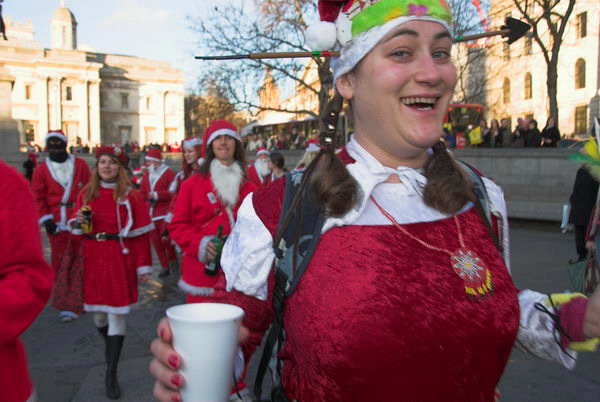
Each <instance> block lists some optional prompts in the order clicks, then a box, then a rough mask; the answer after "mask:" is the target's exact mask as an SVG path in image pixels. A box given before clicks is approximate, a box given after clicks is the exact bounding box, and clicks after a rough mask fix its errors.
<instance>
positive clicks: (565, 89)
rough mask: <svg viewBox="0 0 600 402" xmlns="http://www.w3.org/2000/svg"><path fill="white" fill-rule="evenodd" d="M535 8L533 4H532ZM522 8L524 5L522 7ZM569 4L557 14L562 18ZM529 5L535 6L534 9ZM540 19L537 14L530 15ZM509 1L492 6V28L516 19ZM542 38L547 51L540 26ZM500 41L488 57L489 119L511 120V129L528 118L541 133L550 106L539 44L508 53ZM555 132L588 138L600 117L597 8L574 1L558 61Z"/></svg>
mask: <svg viewBox="0 0 600 402" xmlns="http://www.w3.org/2000/svg"><path fill="white" fill-rule="evenodd" d="M530 3H534V2H530ZM522 4H525V3H524V2H522ZM567 4H568V1H562V2H560V4H559V5H558V7H557V11H559V12H560V13H561V14H563V13H564V11H565V8H566V6H567ZM532 5H533V4H532ZM531 13H532V14H533V15H539V13H540V10H537V9H533V10H531ZM519 14H520V13H519V11H518V10H517V9H516V7H515V6H514V3H513V0H494V1H492V8H491V11H490V18H491V22H492V26H494V27H497V26H500V25H502V24H503V21H504V18H505V17H506V16H508V15H511V16H512V17H514V18H517V19H520V18H521V17H520V15H519ZM540 27H541V28H542V31H540V32H541V34H542V38H543V41H544V42H545V43H546V46H547V47H549V43H550V42H549V41H550V40H551V39H550V36H549V35H548V34H547V33H545V30H546V29H547V28H546V26H545V24H544V23H541V24H540ZM501 42H502V39H500V38H496V39H494V42H493V44H492V45H491V46H490V47H489V51H488V52H487V55H486V60H485V65H486V67H485V68H486V76H485V79H486V94H485V97H486V104H487V105H486V106H487V108H488V113H487V116H486V117H487V118H488V120H489V119H492V118H497V119H500V118H510V119H511V121H512V126H513V127H514V126H515V124H516V120H517V118H518V117H531V118H534V119H536V120H537V121H538V124H539V125H540V129H541V128H542V127H543V126H544V125H545V124H546V119H547V118H548V111H549V102H548V91H547V84H546V71H547V65H546V62H545V60H544V57H543V55H542V52H541V50H540V47H539V46H538V44H537V43H536V42H535V40H533V38H531V37H530V36H529V37H528V36H526V37H525V38H522V39H520V40H519V41H518V42H515V43H514V44H513V45H511V46H510V47H508V46H506V45H504V44H503V43H501ZM557 100H558V108H559V116H558V120H559V129H560V131H561V133H562V134H566V135H571V134H575V135H585V134H589V133H590V132H591V129H592V127H593V124H592V121H593V120H592V119H593V118H594V117H599V116H600V2H599V1H598V0H577V1H576V2H575V7H574V9H573V12H572V14H571V17H570V18H569V20H568V23H567V27H566V30H565V35H564V41H563V43H562V45H561V47H560V52H559V61H558V99H557Z"/></svg>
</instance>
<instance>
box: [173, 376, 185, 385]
mask: <svg viewBox="0 0 600 402" xmlns="http://www.w3.org/2000/svg"><path fill="white" fill-rule="evenodd" d="M182 383H183V380H182V379H181V377H180V376H179V375H177V374H174V375H173V376H171V384H173V385H175V386H176V387H180V386H181V384H182Z"/></svg>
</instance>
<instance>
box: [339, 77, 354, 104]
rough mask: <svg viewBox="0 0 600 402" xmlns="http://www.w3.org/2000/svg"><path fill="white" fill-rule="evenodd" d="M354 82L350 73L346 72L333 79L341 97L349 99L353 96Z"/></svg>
mask: <svg viewBox="0 0 600 402" xmlns="http://www.w3.org/2000/svg"><path fill="white" fill-rule="evenodd" d="M355 83H356V79H355V77H354V76H353V75H352V73H346V74H344V75H342V76H341V77H339V78H338V79H337V80H336V81H335V87H336V89H337V91H338V92H339V94H340V95H342V98H344V99H346V100H350V99H352V98H353V97H354V86H355Z"/></svg>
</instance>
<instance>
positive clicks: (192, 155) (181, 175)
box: [166, 137, 204, 223]
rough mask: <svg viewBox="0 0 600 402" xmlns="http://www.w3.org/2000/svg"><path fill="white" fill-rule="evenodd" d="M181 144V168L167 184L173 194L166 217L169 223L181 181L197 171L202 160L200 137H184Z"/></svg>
mask: <svg viewBox="0 0 600 402" xmlns="http://www.w3.org/2000/svg"><path fill="white" fill-rule="evenodd" d="M182 145H183V147H182V148H181V153H182V155H181V170H180V171H179V172H178V173H177V174H176V175H175V178H174V179H173V181H172V182H171V185H170V186H169V191H170V192H171V194H173V197H172V198H171V204H170V205H169V213H168V214H167V217H166V221H167V223H171V219H173V210H174V209H175V203H176V202H177V195H178V194H179V190H180V189H181V183H183V182H184V181H185V180H186V179H187V178H189V177H190V176H191V175H192V174H194V173H196V172H198V170H200V166H201V165H202V162H203V161H204V159H203V158H202V140H201V139H200V138H197V137H190V138H186V139H185V140H183V142H182Z"/></svg>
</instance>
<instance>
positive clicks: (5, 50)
mask: <svg viewBox="0 0 600 402" xmlns="http://www.w3.org/2000/svg"><path fill="white" fill-rule="evenodd" d="M5 22H6V26H7V36H8V41H0V81H8V82H11V85H12V96H11V101H12V117H13V119H15V120H17V122H18V127H19V131H20V133H21V143H22V144H25V143H27V142H29V141H33V142H35V143H36V144H38V145H41V146H43V145H44V138H45V135H46V133H47V132H48V131H49V130H56V129H62V130H63V131H64V132H65V134H66V135H67V136H68V138H69V140H70V142H71V143H76V142H80V143H81V144H88V145H91V146H94V145H97V144H100V143H104V144H109V143H121V144H122V143H125V142H126V141H138V142H139V143H140V145H144V144H147V143H151V142H152V143H161V144H162V143H169V144H170V143H174V142H179V141H181V140H182V139H183V138H184V96H185V94H184V87H183V86H184V80H183V73H182V72H181V71H180V70H178V69H175V68H173V67H172V66H171V65H170V64H169V63H168V62H165V61H160V60H150V59H143V58H138V57H132V56H122V55H114V54H104V53H97V52H92V51H86V50H82V49H81V48H78V47H77V21H76V19H75V16H74V15H73V13H72V12H71V11H70V10H69V9H67V8H66V7H64V5H61V7H59V8H58V9H57V10H56V11H55V12H54V14H53V15H52V19H51V23H50V24H51V48H50V49H45V48H43V47H42V46H41V45H40V43H39V42H37V41H36V39H35V37H34V29H33V24H32V22H31V21H27V22H25V23H21V22H15V21H12V19H11V18H10V17H7V18H6V19H5Z"/></svg>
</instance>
